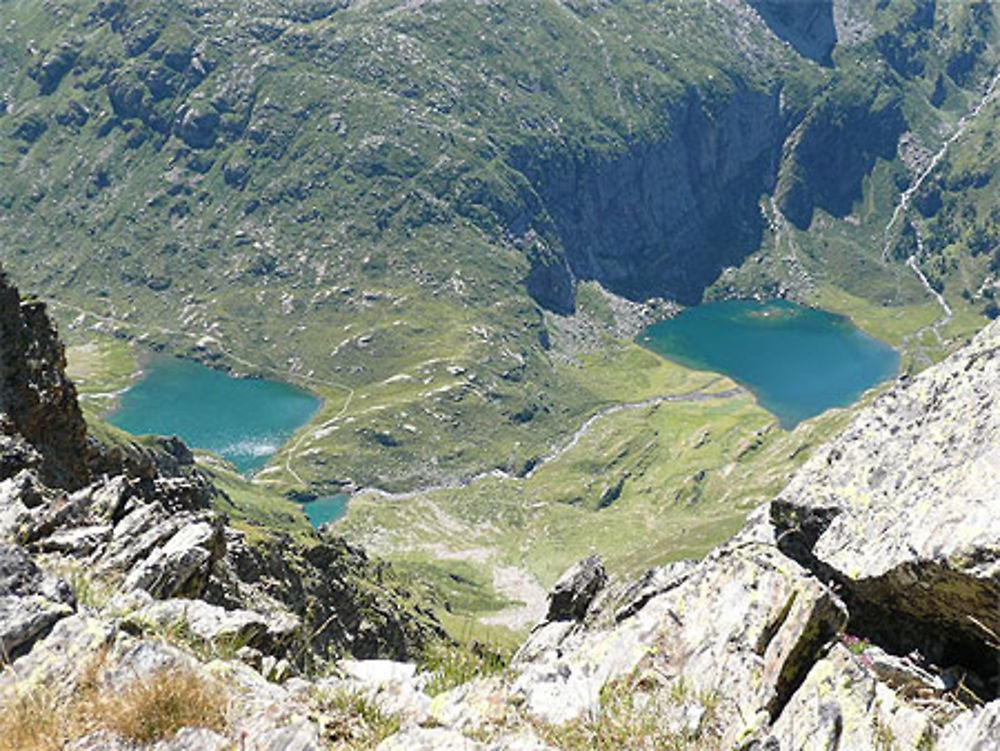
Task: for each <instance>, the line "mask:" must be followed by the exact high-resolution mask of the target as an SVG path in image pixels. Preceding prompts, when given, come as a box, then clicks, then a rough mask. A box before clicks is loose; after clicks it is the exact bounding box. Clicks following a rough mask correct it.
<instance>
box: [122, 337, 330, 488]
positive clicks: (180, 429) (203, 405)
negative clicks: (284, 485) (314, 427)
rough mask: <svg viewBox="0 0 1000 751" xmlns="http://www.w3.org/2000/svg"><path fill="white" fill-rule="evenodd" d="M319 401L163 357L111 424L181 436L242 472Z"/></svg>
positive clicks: (263, 459)
mask: <svg viewBox="0 0 1000 751" xmlns="http://www.w3.org/2000/svg"><path fill="white" fill-rule="evenodd" d="M320 405H321V401H320V399H318V398H317V397H315V396H313V395H312V394H310V393H309V392H308V391H304V390H302V389H299V388H296V387H295V386H291V385H289V384H287V383H280V382H278V381H268V380H263V379H257V378H234V377H232V376H230V375H227V374H226V373H223V372H221V371H219V370H214V369H212V368H209V367H206V366H205V365H201V364H199V363H196V362H193V361H191V360H182V359H181V358H178V357H169V356H166V355H157V356H155V357H153V358H151V359H150V361H149V362H148V363H147V364H146V365H145V367H144V375H143V377H142V379H141V380H139V381H138V382H137V383H136V384H135V385H134V386H132V387H131V388H129V389H128V390H127V391H125V392H124V393H123V394H122V395H121V397H120V398H119V405H118V408H117V409H116V410H115V411H114V412H112V413H111V414H110V415H109V416H108V420H109V422H111V424H112V425H116V426H117V427H119V428H122V429H123V430H127V431H128V432H129V433H133V434H136V435H144V434H149V433H153V434H157V435H167V436H171V435H175V436H178V437H179V438H180V439H181V440H183V441H184V442H185V443H186V444H187V445H188V446H191V447H193V448H199V449H207V450H208V451H213V452H215V453H216V454H219V455H220V456H222V457H224V458H225V459H228V460H229V461H231V462H232V463H233V464H235V465H236V467H237V469H239V470H240V472H243V473H244V474H249V473H252V472H253V471H254V470H257V469H259V468H260V467H262V466H263V465H264V464H266V463H267V460H268V459H269V458H270V457H271V456H272V455H273V454H274V453H275V452H276V451H277V450H278V449H279V448H281V446H282V444H284V443H285V442H286V441H288V439H289V438H291V437H292V434H293V433H294V432H295V431H296V430H297V429H298V428H300V427H301V426H302V425H304V424H305V423H307V422H308V421H309V419H310V418H311V417H312V416H313V415H314V414H316V411H317V410H318V409H319V408H320Z"/></svg>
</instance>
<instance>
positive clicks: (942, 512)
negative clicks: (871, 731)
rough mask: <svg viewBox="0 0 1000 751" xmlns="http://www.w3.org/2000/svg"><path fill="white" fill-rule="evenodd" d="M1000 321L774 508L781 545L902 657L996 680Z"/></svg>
mask: <svg viewBox="0 0 1000 751" xmlns="http://www.w3.org/2000/svg"><path fill="white" fill-rule="evenodd" d="M998 500H1000V326H997V325H996V324H994V325H992V326H989V327H987V328H986V329H985V330H984V331H982V332H981V333H980V334H979V335H978V336H977V337H976V338H975V340H974V341H973V343H972V344H971V345H970V346H969V347H967V348H965V349H963V350H961V351H959V352H957V353H955V354H954V355H952V356H951V357H949V358H948V359H947V360H945V361H944V362H942V363H941V364H940V365H937V366H935V367H933V368H931V369H929V370H928V371H926V372H925V373H923V374H921V375H920V376H918V377H917V378H914V379H913V380H912V381H909V382H904V383H901V384H899V385H897V386H896V387H895V388H893V389H892V390H891V391H889V392H888V393H886V394H884V395H883V396H881V397H879V398H878V399H877V400H876V401H875V402H874V404H872V405H871V407H869V408H868V409H865V410H863V411H862V412H861V413H860V414H859V415H858V417H857V418H856V419H855V420H854V421H853V422H852V423H851V425H850V427H848V428H847V430H845V431H844V432H843V433H842V434H841V435H840V436H839V437H837V438H836V439H834V440H833V441H832V442H830V443H829V444H828V445H827V446H826V447H824V448H823V449H821V450H820V451H817V452H816V454H815V455H814V456H813V457H812V458H811V459H810V460H809V461H808V462H807V463H806V464H805V465H804V466H803V467H802V469H801V470H800V471H799V472H798V474H797V475H796V476H795V478H794V479H793V480H792V482H791V483H790V484H789V485H788V487H787V488H786V489H785V490H784V491H783V492H782V493H781V495H780V496H779V497H778V499H777V500H776V501H775V502H774V503H773V504H772V505H771V518H772V520H773V523H774V525H775V528H776V529H777V531H778V534H779V535H780V536H781V539H782V548H783V550H785V552H787V553H788V554H789V555H791V556H793V557H795V558H796V559H798V560H799V561H801V562H802V563H803V564H804V565H806V566H807V567H809V568H810V569H812V570H813V571H815V572H816V573H817V574H818V575H820V576H821V577H823V578H826V579H831V580H834V581H836V582H838V584H839V585H840V587H841V588H842V590H843V591H844V596H845V598H846V599H847V601H848V604H849V605H850V607H851V611H852V628H853V629H854V630H855V631H856V632H858V633H861V634H864V635H866V636H868V637H869V638H871V639H872V640H873V641H876V642H878V643H880V644H884V645H886V646H887V648H888V649H889V650H890V651H892V652H896V653H898V654H906V653H908V652H910V651H912V650H917V651H919V652H920V653H921V654H922V655H923V656H924V657H925V658H927V659H928V660H930V661H932V662H934V663H936V664H938V665H941V666H945V667H947V666H951V665H962V666H965V668H967V669H968V671H969V672H970V674H971V675H972V676H973V677H972V680H973V683H976V684H978V685H977V686H976V690H977V692H978V693H980V694H981V695H984V696H985V697H986V698H989V697H992V696H996V695H997V693H998V690H1000V686H998V685H997V679H998V675H1000V663H998V659H997V652H996V649H995V644H996V643H997V641H1000V639H998V634H1000V503H998Z"/></svg>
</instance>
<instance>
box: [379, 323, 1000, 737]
mask: <svg viewBox="0 0 1000 751" xmlns="http://www.w3.org/2000/svg"><path fill="white" fill-rule="evenodd" d="M998 393H1000V325H998V324H993V325H992V326H990V327H988V328H987V329H985V330H984V331H983V332H981V333H980V334H979V335H978V336H977V337H976V338H975V340H974V341H973V342H972V343H971V344H970V345H969V346H968V347H966V348H965V349H963V350H961V351H959V352H957V353H956V354H954V355H952V356H951V357H949V358H948V359H947V360H945V361H944V362H942V363H941V364H939V365H937V366H935V367H933V368H931V369H930V370H928V371H926V372H925V373H923V374H921V375H920V376H918V377H916V378H914V379H912V380H911V379H902V380H901V381H900V382H899V383H897V384H896V385H895V387H894V388H892V389H891V390H889V391H888V392H887V393H885V394H883V395H882V396H881V397H880V398H878V399H877V400H876V401H875V402H874V403H873V404H872V405H871V406H870V407H868V408H866V409H865V410H863V411H862V412H861V413H860V414H859V415H858V416H857V418H856V419H855V420H854V422H853V423H852V424H851V425H850V427H849V428H848V429H847V430H846V431H844V432H843V433H842V434H841V435H840V436H839V437H837V438H836V439H835V440H833V441H832V442H831V443H830V444H829V445H828V446H826V447H825V448H824V449H823V450H821V451H818V452H817V453H816V454H815V455H814V457H813V458H812V459H811V460H810V461H809V462H808V463H807V464H806V465H804V466H803V468H802V469H801V470H800V472H799V473H798V474H797V475H796V477H795V478H794V480H793V481H792V482H791V483H790V484H789V485H788V487H787V488H786V489H785V490H784V491H783V492H782V493H781V494H780V495H779V497H778V498H776V499H775V500H774V501H773V502H772V503H771V504H769V505H767V506H765V507H762V508H760V509H758V510H757V511H756V512H755V513H754V514H753V515H752V516H751V517H750V519H749V520H748V522H747V524H746V526H745V528H744V529H743V530H742V531H741V532H740V533H739V534H738V535H736V537H734V538H733V539H732V540H730V541H729V542H728V543H726V544H724V545H723V546H721V547H720V548H718V549H717V550H715V551H714V552H712V553H711V554H710V555H708V556H707V557H706V558H705V559H703V560H701V561H697V562H694V561H690V562H681V563H676V564H672V565H670V566H667V567H664V568H659V569H653V570H651V571H649V572H648V573H647V574H645V575H644V576H643V577H642V578H641V579H640V580H639V581H636V582H631V583H624V584H623V583H612V584H606V577H605V574H604V571H603V569H602V567H601V566H600V563H599V562H598V561H596V560H593V559H588V560H586V561H583V562H582V563H581V564H579V565H578V566H577V567H575V568H574V569H573V570H571V571H569V572H567V574H566V575H565V576H564V577H563V579H562V580H561V581H560V582H559V583H558V584H557V585H556V587H555V589H554V591H553V593H552V595H551V598H550V605H551V607H550V609H549V614H548V616H547V618H546V619H545V620H544V621H543V622H542V623H540V624H539V625H538V626H537V627H536V628H535V629H534V630H533V632H532V634H531V636H530V637H529V639H528V641H527V642H526V643H525V644H524V645H523V646H522V647H521V649H520V651H519V652H518V654H517V655H516V657H515V658H514V661H513V663H512V665H511V670H510V673H509V675H507V676H505V677H503V678H489V679H485V680H480V681H478V682H476V683H473V684H469V685H465V686H461V687H459V688H457V689H454V690H453V691H451V692H449V693H447V694H445V695H443V696H439V697H437V698H436V699H435V701H434V702H433V704H432V705H431V709H430V715H431V717H432V718H433V719H434V721H436V723H437V724H439V725H441V726H443V727H441V728H439V729H437V730H435V731H434V732H435V733H436V736H435V739H433V740H431V739H428V736H427V735H426V733H427V731H423V730H411V731H405V732H404V734H403V735H402V736H400V737H399V738H398V739H396V740H395V741H392V742H391V743H390V742H389V741H387V742H386V747H387V748H400V749H402V748H428V749H430V748H444V747H448V748H470V749H472V748H485V747H486V746H485V745H482V744H478V745H477V743H475V742H473V741H471V740H468V736H470V735H474V736H475V737H480V738H481V737H490V733H491V732H493V733H496V732H498V731H497V729H498V728H504V729H507V730H509V728H511V727H518V726H523V725H525V724H527V725H529V726H532V727H535V728H536V729H537V728H547V729H548V731H546V732H543V733H542V734H543V735H544V736H545V737H546V739H547V740H549V741H550V742H552V743H554V744H555V745H557V746H560V747H569V748H578V747H581V748H582V747H594V746H593V745H588V744H599V743H600V742H604V743H608V742H612V743H614V739H615V738H627V739H628V740H626V741H623V743H625V745H624V747H628V748H662V747H675V748H691V749H695V748H697V749H731V748H740V749H761V750H763V749H767V750H768V751H778V750H779V749H789V750H790V749H874V748H887V749H889V748H891V749H955V750H956V751H957V750H959V749H961V750H963V751H966V750H968V749H983V750H985V749H998V748H1000V732H998V730H1000V699H998V698H997V697H998V693H1000V646H998V641H1000V640H998V639H997V634H998V631H1000V624H998V623H997V618H998V616H1000V570H998V568H997V564H996V561H997V551H998V549H1000V539H998V537H997V524H996V513H997V506H996V500H997V487H998V483H997V479H998V478H1000V460H998V455H997V446H998V445H1000V441H998V438H1000V436H998V430H1000V404H998V402H997V394H998ZM623 707H624V709H623ZM552 728H561V730H558V731H552ZM567 729H569V730H567ZM623 729H624V732H625V734H624V735H618V736H616V735H615V732H621V731H622V730H623ZM463 738H465V740H462V739H463ZM393 743H394V744H395V745H392V744H393ZM446 743H450V744H452V745H445V744H446ZM435 744H439V745H435ZM463 744H464V745H463ZM561 744H566V745H565V746H563V745H561ZM574 744H576V745H574ZM670 744H673V745H670ZM609 747H611V746H609Z"/></svg>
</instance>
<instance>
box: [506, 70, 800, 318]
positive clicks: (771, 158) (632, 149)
mask: <svg viewBox="0 0 1000 751" xmlns="http://www.w3.org/2000/svg"><path fill="white" fill-rule="evenodd" d="M706 98H708V101H706ZM786 116H787V115H786V114H783V113H782V111H781V106H780V101H779V92H778V90H777V89H775V90H774V91H772V92H766V91H756V90H753V89H750V88H747V87H746V86H745V85H743V84H742V83H740V82H736V83H734V84H732V90H731V91H726V90H722V91H719V92H718V93H716V94H714V95H713V93H712V92H708V93H707V94H705V93H702V92H699V91H698V90H695V89H691V90H689V91H688V92H687V93H686V94H685V95H684V96H683V97H681V98H680V100H679V101H678V102H675V103H673V104H671V106H670V107H669V108H668V115H667V119H668V121H669V137H668V138H666V139H665V140H663V141H656V140H653V141H640V142H638V143H635V144H632V145H630V146H629V147H628V148H627V149H626V150H624V152H623V153H611V154H602V153H597V152H585V153H584V154H582V155H579V156H577V155H574V154H572V153H571V152H569V151H561V152H557V153H556V154H554V155H553V156H551V157H550V158H538V157H537V156H534V155H532V154H527V153H524V154H516V155H515V156H514V164H515V165H517V166H518V167H519V168H520V169H521V171H522V172H524V174H525V175H526V176H527V177H528V179H529V181H530V182H531V184H532V186H533V187H534V189H535V191H536V192H537V193H538V195H539V196H540V198H541V203H542V206H543V207H544V210H545V212H546V213H547V215H548V217H550V218H551V220H552V222H553V224H554V229H555V234H556V235H557V237H558V240H559V244H560V245H561V247H562V248H564V249H565V250H564V258H565V262H564V263H565V273H566V274H567V275H571V276H572V277H573V278H576V279H597V280H599V281H600V282H601V284H602V285H604V287H605V288H607V289H609V290H612V291H613V292H616V293H617V294H620V295H623V296H626V297H629V298H631V299H637V300H642V299H646V298H648V297H652V296H654V295H660V296H669V297H673V298H675V299H677V300H680V301H681V302H684V303H697V302H698V301H700V300H701V296H702V292H703V290H704V288H705V287H706V286H707V285H708V284H710V283H711V282H713V281H714V280H715V279H716V278H717V277H718V275H719V271H720V270H721V269H722V268H723V267H725V266H729V265H734V264H739V263H740V262H742V260H743V259H744V258H745V257H746V256H747V255H748V254H749V253H751V252H753V251H754V250H756V249H757V248H758V247H759V245H760V238H761V232H762V229H763V219H762V217H761V213H760V210H759V208H758V205H757V204H758V200H759V198H760V196H761V195H763V194H764V193H766V192H768V191H769V190H770V189H771V187H772V185H773V182H774V179H775V175H776V172H777V166H778V159H779V157H780V154H781V144H782V141H783V140H784V130H785V119H786ZM550 284H551V282H550ZM552 289H565V290H566V291H567V292H568V293H571V292H572V286H571V284H569V283H563V284H560V285H558V286H557V285H554V284H552ZM560 300H561V307H562V308H563V309H567V308H571V307H572V300H571V298H570V297H561V298H560ZM543 301H544V302H548V301H547V300H543Z"/></svg>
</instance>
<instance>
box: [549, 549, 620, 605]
mask: <svg viewBox="0 0 1000 751" xmlns="http://www.w3.org/2000/svg"><path fill="white" fill-rule="evenodd" d="M607 581H608V575H607V572H606V571H605V570H604V562H603V561H602V560H601V558H600V556H596V555H592V556H590V557H589V558H584V559H583V560H582V561H580V562H579V563H578V564H576V565H575V566H573V567H572V568H571V569H570V570H569V571H567V572H566V573H565V574H563V575H562V576H561V577H560V578H559V581H557V582H556V584H555V586H554V587H553V588H552V593H551V594H550V595H549V611H548V613H547V614H546V616H545V620H547V621H582V620H583V619H584V617H585V616H586V615H587V610H588V609H589V608H590V604H591V603H592V602H593V601H594V598H595V597H596V596H597V593H598V592H600V591H601V589H602V588H603V587H604V585H605V584H607Z"/></svg>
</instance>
